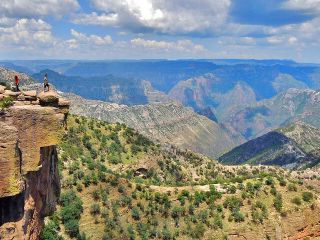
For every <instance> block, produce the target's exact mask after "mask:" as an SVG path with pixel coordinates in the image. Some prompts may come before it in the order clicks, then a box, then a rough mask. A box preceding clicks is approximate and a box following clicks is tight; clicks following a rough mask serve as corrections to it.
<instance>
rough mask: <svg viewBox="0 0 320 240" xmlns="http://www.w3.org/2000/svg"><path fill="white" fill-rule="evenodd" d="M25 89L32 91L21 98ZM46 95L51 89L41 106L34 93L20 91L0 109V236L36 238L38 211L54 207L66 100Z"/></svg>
mask: <svg viewBox="0 0 320 240" xmlns="http://www.w3.org/2000/svg"><path fill="white" fill-rule="evenodd" d="M6 94H7V95H9V94H11V93H10V92H6V93H4V95H6ZM27 95H33V97H30V98H29V100H28V101H26V100H25V99H26V97H27ZM46 95H50V96H51V95H54V97H52V96H51V97H48V96H47V97H48V99H50V101H49V102H46V103H47V104H46V106H43V101H41V100H42V99H40V102H41V104H42V105H39V100H38V99H37V97H36V94H35V93H32V94H30V93H25V94H20V96H16V97H15V98H16V101H15V102H14V105H13V106H11V107H10V108H8V109H6V110H2V111H0V239H38V238H39V234H40V231H41V229H42V226H43V219H44V217H45V216H47V215H48V214H50V213H52V212H53V211H54V210H55V206H56V202H57V199H58V197H59V194H60V182H59V176H58V170H57V164H58V158H57V151H56V145H57V144H58V143H59V140H60V137H61V134H62V130H63V128H62V126H63V123H64V119H65V114H66V113H67V111H68V110H67V109H68V106H67V104H65V103H64V102H63V100H61V103H62V104H60V105H59V103H58V102H59V98H58V96H56V95H55V94H53V93H48V94H46ZM45 97H46V96H45ZM21 99H24V100H21ZM51 103H52V104H51ZM62 105H63V106H62Z"/></svg>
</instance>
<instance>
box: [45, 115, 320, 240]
mask: <svg viewBox="0 0 320 240" xmlns="http://www.w3.org/2000/svg"><path fill="white" fill-rule="evenodd" d="M68 127H69V131H68V132H67V133H66V135H65V137H64V140H63V142H62V144H61V145H60V149H59V155H60V159H62V161H61V162H60V167H59V169H60V171H61V173H62V190H63V191H62V194H61V198H60V207H59V209H58V211H57V212H56V213H55V214H54V215H53V216H52V217H51V218H50V219H48V221H47V225H46V228H45V229H44V231H43V232H42V239H46V240H47V239H61V237H63V238H64V239H66V240H69V239H74V238H78V239H88V238H89V239H92V240H98V239H99V240H100V239H119V240H120V239H163V240H167V239H177V240H180V239H181V240H185V239H212V236H214V239H221V240H222V239H247V240H256V239H265V238H267V239H290V240H298V239H301V236H303V237H304V238H307V237H315V236H319V235H320V225H319V222H320V208H319V201H318V196H319V193H318V192H317V191H316V190H315V189H314V188H313V187H312V186H309V183H308V182H307V181H306V180H305V179H303V178H302V176H303V175H302V174H301V173H299V175H296V176H294V175H293V173H292V174H291V173H290V172H289V171H286V170H283V169H280V168H276V167H266V166H251V167H249V166H240V167H238V166H232V167H230V166H223V165H221V164H219V163H217V162H216V161H214V160H211V159H208V158H206V157H202V156H199V155H197V154H194V153H192V152H189V151H182V150H179V149H177V148H174V147H164V146H160V145H155V144H154V143H152V142H151V141H150V140H148V139H146V138H145V137H143V136H141V135H140V134H139V133H137V132H136V131H135V130H133V129H130V128H128V127H127V126H125V125H124V124H108V123H106V122H102V121H97V120H94V119H89V118H84V117H77V116H70V117H69V121H68ZM298 177H299V178H301V179H300V180H299V179H298ZM298 180H299V181H298ZM313 181H315V182H314V184H315V185H317V184H319V181H318V180H317V179H316V178H315V179H313ZM298 183H299V184H298Z"/></svg>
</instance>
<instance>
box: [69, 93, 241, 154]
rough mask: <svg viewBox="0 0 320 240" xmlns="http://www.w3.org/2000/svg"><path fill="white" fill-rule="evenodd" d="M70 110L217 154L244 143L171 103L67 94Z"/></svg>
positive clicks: (147, 134)
mask: <svg viewBox="0 0 320 240" xmlns="http://www.w3.org/2000/svg"><path fill="white" fill-rule="evenodd" d="M66 97H67V98H69V99H70V100H71V103H72V104H71V112H72V113H74V114H77V115H82V116H90V117H94V118H96V119H99V120H104V121H108V122H111V123H115V122H119V123H125V124H126V125H128V126H130V127H132V128H134V129H136V130H138V131H139V132H141V133H142V134H144V135H146V136H147V137H150V138H152V139H153V140H158V141H160V142H161V143H170V144H174V145H176V146H178V147H180V148H187V149H191V150H193V151H195V152H199V153H202V154H206V155H208V156H211V157H218V156H220V155H221V154H223V153H225V152H227V151H228V150H230V149H232V148H233V147H235V146H237V145H239V144H241V143H243V141H244V139H243V138H242V137H241V136H240V135H239V134H237V133H235V132H232V130H230V129H228V128H226V127H225V126H224V125H219V124H217V123H216V122H214V121H211V120H210V119H208V118H207V117H204V116H201V115H198V114H196V113H195V112H194V111H193V110H192V109H191V108H186V107H184V106H182V105H180V104H177V103H174V102H168V103H154V104H148V105H136V106H131V107H129V106H126V105H118V104H114V103H113V104H112V103H106V102H102V101H94V100H86V99H83V98H81V97H79V96H75V95H72V94H66Z"/></svg>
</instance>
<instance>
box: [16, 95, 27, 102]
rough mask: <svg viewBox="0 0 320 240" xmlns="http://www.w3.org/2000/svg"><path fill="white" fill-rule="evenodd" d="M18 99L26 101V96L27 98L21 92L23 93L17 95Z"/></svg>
mask: <svg viewBox="0 0 320 240" xmlns="http://www.w3.org/2000/svg"><path fill="white" fill-rule="evenodd" d="M17 100H18V101H25V100H26V98H25V96H24V95H23V94H21V95H19V96H18V97H17Z"/></svg>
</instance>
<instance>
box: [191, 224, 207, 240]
mask: <svg viewBox="0 0 320 240" xmlns="http://www.w3.org/2000/svg"><path fill="white" fill-rule="evenodd" d="M205 231H206V228H205V226H204V225H203V223H198V224H197V225H196V226H195V228H194V229H193V232H192V237H194V238H197V239H201V238H202V237H203V235H204V233H205Z"/></svg>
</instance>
